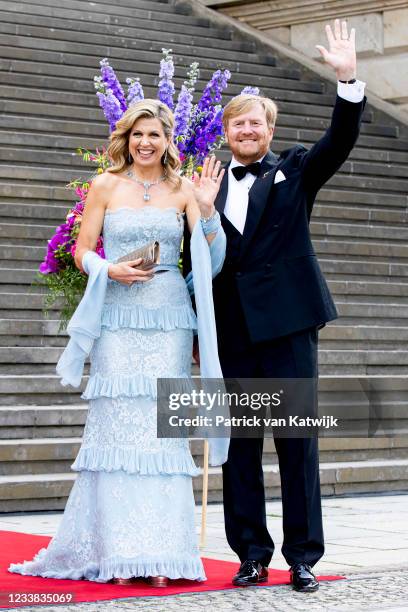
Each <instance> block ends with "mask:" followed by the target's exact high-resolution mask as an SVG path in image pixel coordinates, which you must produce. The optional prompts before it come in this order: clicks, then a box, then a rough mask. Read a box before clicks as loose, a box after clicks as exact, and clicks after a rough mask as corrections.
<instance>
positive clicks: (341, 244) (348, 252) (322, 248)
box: [16, 238, 408, 263]
mask: <svg viewBox="0 0 408 612" xmlns="http://www.w3.org/2000/svg"><path fill="white" fill-rule="evenodd" d="M313 244H314V247H315V249H316V253H317V254H318V255H321V256H326V257H327V255H336V256H341V257H342V258H344V257H349V258H350V259H351V260H353V259H354V260H357V259H358V260H361V259H364V258H370V259H371V260H374V261H382V262H384V263H391V262H394V263H398V262H399V261H398V260H401V263H402V262H404V263H405V260H406V258H407V257H408V246H406V245H401V244H398V245H396V244H383V243H379V242H374V241H372V242H371V241H370V242H363V241H358V242H357V241H355V242H349V241H347V240H342V239H340V238H337V240H328V239H327V240H313ZM16 248H18V247H16Z"/></svg>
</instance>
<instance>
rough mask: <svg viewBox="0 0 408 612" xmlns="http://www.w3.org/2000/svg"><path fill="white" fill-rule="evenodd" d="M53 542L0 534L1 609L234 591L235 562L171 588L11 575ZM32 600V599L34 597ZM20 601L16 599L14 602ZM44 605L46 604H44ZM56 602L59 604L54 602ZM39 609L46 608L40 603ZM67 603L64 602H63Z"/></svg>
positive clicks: (273, 577) (276, 576)
mask: <svg viewBox="0 0 408 612" xmlns="http://www.w3.org/2000/svg"><path fill="white" fill-rule="evenodd" d="M50 539H51V538H49V537H48V536H37V535H31V534H27V533H16V532H13V531H0V608H18V607H21V606H23V605H25V606H27V605H35V603H36V602H35V601H32V600H30V601H29V603H24V602H23V603H17V602H14V603H13V602H12V601H10V598H9V596H8V594H9V593H13V594H16V593H28V594H34V593H37V594H46V593H49V594H53V595H54V596H55V597H57V596H58V594H64V593H72V595H73V599H72V600H71V603H73V602H76V603H78V602H82V601H98V600H107V599H120V598H121V597H146V596H152V595H153V596H157V595H176V594H178V593H201V592H204V591H219V590H225V589H234V588H239V587H234V586H232V584H231V578H232V576H233V574H234V573H235V572H236V570H237V569H238V563H232V562H231V561H217V560H214V559H203V562H204V567H205V572H206V575H207V580H206V582H201V583H200V582H192V581H190V580H172V581H171V582H170V585H171V586H169V587H167V588H152V587H151V586H149V585H147V584H146V583H144V582H142V581H141V582H140V584H138V583H136V584H134V585H130V586H121V585H116V584H106V583H103V584H100V583H96V582H89V581H87V580H55V579H52V578H40V577H35V576H21V574H12V573H10V572H8V571H7V568H8V566H9V565H10V563H18V562H21V561H28V560H31V559H32V558H33V557H34V555H35V553H37V552H38V551H39V549H40V548H43V547H46V546H47V544H48V542H49V541H50ZM319 578H320V579H321V580H339V579H341V576H319ZM288 583H289V573H288V572H287V571H284V570H274V569H269V580H268V582H267V583H263V585H262V586H272V585H276V584H288ZM31 597H32V595H31ZM14 599H16V598H14ZM43 601H44V600H43ZM54 601H55V600H54ZM38 603H39V605H45V602H44V603H41V602H38ZM61 603H63V602H61Z"/></svg>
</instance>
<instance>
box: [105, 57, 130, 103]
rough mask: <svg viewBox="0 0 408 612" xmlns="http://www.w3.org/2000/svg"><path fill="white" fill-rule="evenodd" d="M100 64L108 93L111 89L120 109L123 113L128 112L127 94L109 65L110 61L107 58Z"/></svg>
mask: <svg viewBox="0 0 408 612" xmlns="http://www.w3.org/2000/svg"><path fill="white" fill-rule="evenodd" d="M99 63H100V65H101V76H102V81H103V83H104V85H105V90H106V92H108V90H109V89H110V90H111V92H112V94H113V95H114V96H115V98H116V99H117V100H118V102H119V104H120V108H121V109H122V111H123V112H125V111H126V110H127V104H126V99H125V92H124V91H123V89H122V85H121V84H120V82H119V79H118V77H117V76H116V73H115V71H114V69H113V68H112V67H111V66H110V65H109V61H108V59H107V58H106V57H105V58H104V59H103V60H101V61H100V62H99Z"/></svg>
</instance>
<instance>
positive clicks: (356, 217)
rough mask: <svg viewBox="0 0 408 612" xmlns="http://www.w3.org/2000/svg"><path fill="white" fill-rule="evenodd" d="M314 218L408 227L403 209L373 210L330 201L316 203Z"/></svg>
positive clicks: (406, 215) (374, 225)
mask: <svg viewBox="0 0 408 612" xmlns="http://www.w3.org/2000/svg"><path fill="white" fill-rule="evenodd" d="M312 219H313V220H316V221H319V222H320V221H323V220H324V221H327V222H330V223H335V222H337V221H340V222H351V223H359V224H361V222H363V221H364V222H365V223H366V224H369V225H370V226H371V227H377V226H378V225H381V227H387V226H388V225H391V226H393V227H402V228H404V227H408V214H407V212H406V211H403V210H387V209H386V208H383V209H375V210H373V209H371V208H368V207H366V208H364V207H361V208H358V207H351V206H336V205H331V204H329V203H326V204H323V203H320V204H315V205H314V207H313V216H312ZM312 222H315V221H312Z"/></svg>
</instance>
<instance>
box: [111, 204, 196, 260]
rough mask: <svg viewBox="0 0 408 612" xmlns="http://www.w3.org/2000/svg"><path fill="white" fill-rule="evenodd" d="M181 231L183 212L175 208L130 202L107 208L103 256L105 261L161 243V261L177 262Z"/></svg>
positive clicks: (182, 229)
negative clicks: (134, 206) (151, 244)
mask: <svg viewBox="0 0 408 612" xmlns="http://www.w3.org/2000/svg"><path fill="white" fill-rule="evenodd" d="M183 231H184V213H181V212H180V211H179V210H178V209H177V208H174V207H168V208H157V207H154V206H143V207H141V208H132V207H130V206H127V207H122V208H118V209H116V210H113V211H109V210H108V211H106V213H105V219H104V224H103V241H104V250H105V256H106V259H107V260H108V261H111V262H113V261H116V260H117V259H119V257H122V256H123V255H126V253H130V252H131V251H134V250H135V249H137V248H139V247H143V246H145V245H146V244H148V243H149V242H152V241H153V240H157V241H158V242H159V243H160V263H161V264H168V265H177V263H178V260H179V256H180V244H181V239H182V237H183Z"/></svg>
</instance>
